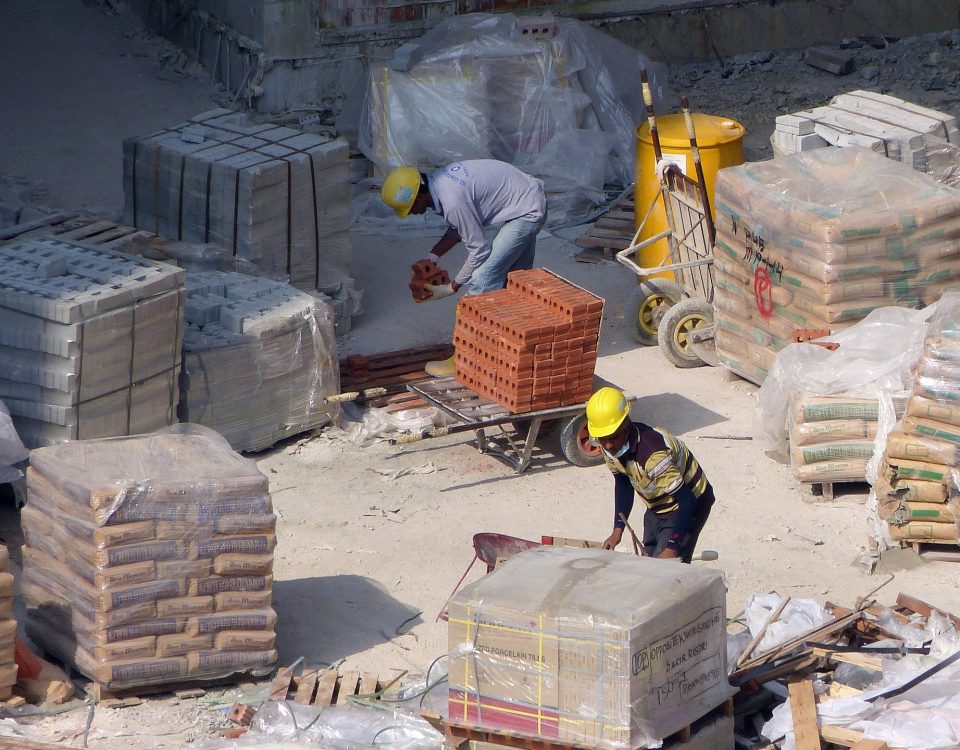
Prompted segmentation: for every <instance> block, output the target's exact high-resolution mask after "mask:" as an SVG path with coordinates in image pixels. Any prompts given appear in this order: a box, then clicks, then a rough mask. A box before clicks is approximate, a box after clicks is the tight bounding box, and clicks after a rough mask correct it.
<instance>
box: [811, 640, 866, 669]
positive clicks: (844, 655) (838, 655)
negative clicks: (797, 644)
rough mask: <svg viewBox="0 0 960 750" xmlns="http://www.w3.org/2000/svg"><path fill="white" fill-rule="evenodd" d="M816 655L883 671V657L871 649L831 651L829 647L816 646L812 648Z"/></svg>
mask: <svg viewBox="0 0 960 750" xmlns="http://www.w3.org/2000/svg"><path fill="white" fill-rule="evenodd" d="M811 650H812V651H813V653H814V654H815V655H816V656H819V657H826V658H827V659H831V660H832V661H842V662H845V663H846V664H853V665H854V666H855V667H863V668H864V669H869V670H871V671H872V672H882V671H883V659H882V658H881V657H879V656H872V655H871V654H870V653H869V649H868V650H866V651H863V652H859V651H831V650H830V649H828V648H818V647H816V646H815V647H814V648H813V649H811Z"/></svg>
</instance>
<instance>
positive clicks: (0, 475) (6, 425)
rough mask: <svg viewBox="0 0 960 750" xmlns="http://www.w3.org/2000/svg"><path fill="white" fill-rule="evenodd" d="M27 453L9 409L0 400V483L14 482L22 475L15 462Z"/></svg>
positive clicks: (28, 453)
mask: <svg viewBox="0 0 960 750" xmlns="http://www.w3.org/2000/svg"><path fill="white" fill-rule="evenodd" d="M29 455H30V451H28V450H27V449H26V448H25V447H24V445H23V442H22V441H21V440H20V436H19V435H17V429H16V427H14V426H13V419H12V418H11V417H10V410H9V409H8V408H7V407H6V404H4V403H3V401H0V484H8V483H10V482H15V481H17V480H18V479H20V478H21V477H22V476H23V472H22V471H20V469H18V468H16V466H15V464H18V463H20V462H21V461H23V460H24V459H25V458H27V456H29Z"/></svg>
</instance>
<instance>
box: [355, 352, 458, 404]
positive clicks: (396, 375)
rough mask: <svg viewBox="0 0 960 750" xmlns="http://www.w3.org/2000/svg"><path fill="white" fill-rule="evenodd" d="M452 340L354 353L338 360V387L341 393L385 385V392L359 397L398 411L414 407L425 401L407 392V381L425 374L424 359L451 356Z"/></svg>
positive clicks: (429, 359)
mask: <svg viewBox="0 0 960 750" xmlns="http://www.w3.org/2000/svg"><path fill="white" fill-rule="evenodd" d="M453 353H454V348H453V345H452V344H434V345H432V346H421V347H417V348H414V349H400V350H397V351H392V352H383V353H381V354H371V355H359V354H354V355H351V356H349V357H345V358H344V359H341V360H340V390H341V392H343V393H348V392H351V391H362V390H365V389H368V388H384V389H385V390H386V394H385V395H382V396H378V397H375V398H372V399H368V400H365V401H362V403H365V404H366V405H367V406H373V407H376V408H381V409H387V411H400V410H402V409H417V408H422V407H424V406H428V404H427V403H426V402H425V401H423V399H421V398H420V397H419V396H416V395H414V394H412V393H409V392H408V391H407V390H406V388H407V383H415V382H416V381H418V380H423V379H425V378H428V377H429V375H427V372H426V371H425V370H424V367H426V364H427V362H431V361H433V360H438V359H447V358H449V357H452V356H453Z"/></svg>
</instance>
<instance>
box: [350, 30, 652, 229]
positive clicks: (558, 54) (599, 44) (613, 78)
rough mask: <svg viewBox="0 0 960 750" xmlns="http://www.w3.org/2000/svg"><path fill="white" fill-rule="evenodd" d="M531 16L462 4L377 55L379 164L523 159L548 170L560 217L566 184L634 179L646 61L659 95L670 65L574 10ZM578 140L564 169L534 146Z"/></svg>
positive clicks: (366, 114) (372, 116) (363, 122)
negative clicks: (537, 27)
mask: <svg viewBox="0 0 960 750" xmlns="http://www.w3.org/2000/svg"><path fill="white" fill-rule="evenodd" d="M525 23H527V19H521V18H519V17H518V16H515V15H513V14H509V13H503V14H497V15H488V14H470V15H464V16H456V17H453V18H450V19H447V20H445V21H443V22H442V23H440V24H438V25H437V26H436V27H435V28H434V29H432V30H431V31H429V32H427V34H425V35H424V36H423V37H421V38H420V39H418V40H416V41H414V42H411V43H408V44H406V45H404V46H403V47H401V49H400V50H398V52H397V54H396V55H395V56H394V58H393V60H392V61H391V62H390V64H389V65H374V66H371V69H370V79H369V85H368V88H367V91H366V93H365V100H364V103H363V107H362V110H361V115H360V125H359V130H358V147H359V149H360V150H361V151H362V152H363V153H364V154H365V155H366V156H367V157H368V158H369V159H370V160H371V161H373V162H374V163H376V164H377V165H378V166H379V167H380V168H381V169H388V168H390V167H395V166H399V165H401V164H412V165H415V166H417V167H418V168H420V169H422V170H424V171H429V170H430V169H433V168H438V167H442V166H445V165H446V164H449V163H451V162H454V161H460V160H463V159H499V160H501V161H506V162H509V163H511V164H516V165H517V166H519V167H521V168H524V165H526V167H525V168H526V169H527V170H529V171H530V173H531V174H533V175H535V176H537V177H541V178H542V179H543V180H544V182H545V186H546V189H547V192H548V205H549V207H550V213H551V217H550V221H551V223H552V224H558V223H568V220H569V219H570V213H569V212H570V211H571V210H572V208H573V206H571V205H569V204H567V203H565V202H563V201H557V200H552V199H557V198H560V197H561V196H562V192H563V190H564V187H565V185H566V184H568V183H571V182H572V183H573V184H575V185H577V187H578V188H579V189H581V190H583V191H584V192H583V196H582V197H584V198H585V197H587V196H590V195H592V194H595V193H596V192H597V191H599V190H601V189H602V187H603V184H604V182H618V183H620V184H623V185H626V184H629V183H631V182H633V180H634V128H635V127H636V124H637V122H639V121H641V120H642V119H643V116H644V111H645V110H644V105H643V99H642V95H641V91H640V83H639V74H638V71H639V70H640V69H641V68H644V67H645V68H647V69H648V70H650V73H651V85H652V90H653V93H654V96H655V98H657V99H660V100H662V98H663V97H664V92H663V89H662V88H661V83H660V82H661V81H666V71H665V69H663V68H661V66H653V65H652V64H651V63H650V61H649V60H648V59H647V58H646V57H645V56H644V55H643V54H641V53H640V52H638V51H636V50H635V49H633V48H631V47H629V46H627V45H625V44H623V43H622V42H619V41H617V40H616V39H613V38H612V37H610V36H607V35H606V34H604V33H603V32H601V31H598V30H596V29H594V28H592V27H590V26H588V25H586V24H583V23H580V22H578V21H574V20H572V19H566V18H549V17H548V18H547V19H546V26H547V27H548V28H549V29H551V30H555V33H552V34H551V33H546V34H544V33H538V34H530V33H524V24H525ZM570 133H577V135H576V136H575V137H574V138H573V139H571V138H570V135H569V134H570ZM570 148H574V149H576V150H575V151H574V152H572V153H565V154H564V155H565V157H566V158H565V159H564V164H565V165H566V166H565V170H566V171H565V173H564V174H562V175H559V176H556V175H555V173H552V172H550V171H549V170H547V169H545V166H546V165H547V162H546V161H542V160H538V158H537V157H538V156H539V155H540V154H543V153H547V154H549V153H559V152H560V151H566V150H567V149H570ZM598 167H599V168H598ZM553 177H558V178H557V179H551V178H553Z"/></svg>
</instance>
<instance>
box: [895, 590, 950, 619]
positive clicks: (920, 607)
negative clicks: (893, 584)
mask: <svg viewBox="0 0 960 750" xmlns="http://www.w3.org/2000/svg"><path fill="white" fill-rule="evenodd" d="M897 606H899V607H906V608H907V609H909V610H911V611H913V612H916V613H917V614H918V615H923V616H924V617H929V616H930V613H931V612H932V611H933V610H937V611H938V612H939V613H940V614H942V615H944V616H945V617H949V618H950V621H951V622H952V623H953V624H954V625H956V626H957V627H958V628H960V617H957V616H956V615H954V614H951V613H950V612H947V611H946V610H943V609H940V608H939V607H936V606H934V605H931V604H927V603H926V602H925V601H923V600H922V599H917V598H916V597H915V596H910V595H909V594H904V593H903V592H900V593H899V594H897Z"/></svg>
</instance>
